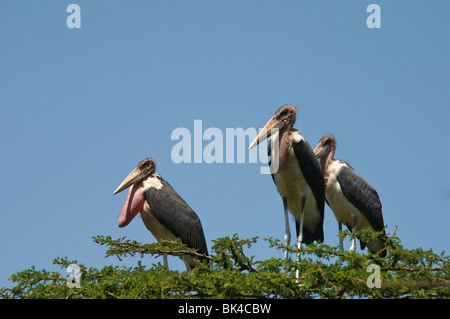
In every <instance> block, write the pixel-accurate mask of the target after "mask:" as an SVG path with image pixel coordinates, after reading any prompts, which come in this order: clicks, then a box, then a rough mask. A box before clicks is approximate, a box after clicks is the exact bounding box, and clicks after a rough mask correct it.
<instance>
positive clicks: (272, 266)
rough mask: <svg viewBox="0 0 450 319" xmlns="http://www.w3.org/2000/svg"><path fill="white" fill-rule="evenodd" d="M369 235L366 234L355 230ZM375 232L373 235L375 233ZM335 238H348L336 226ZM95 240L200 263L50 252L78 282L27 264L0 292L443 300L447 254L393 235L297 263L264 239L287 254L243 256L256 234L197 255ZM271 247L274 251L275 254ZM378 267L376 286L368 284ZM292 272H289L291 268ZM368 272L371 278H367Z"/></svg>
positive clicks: (119, 252) (171, 246) (306, 250)
mask: <svg viewBox="0 0 450 319" xmlns="http://www.w3.org/2000/svg"><path fill="white" fill-rule="evenodd" d="M357 235H358V236H359V237H360V238H363V239H368V238H370V237H371V236H374V233H373V232H370V231H362V232H360V233H358V234H357ZM375 235H376V234H375ZM340 236H343V237H346V236H351V234H350V233H349V232H346V231H345V232H342V233H341V234H340ZM93 239H94V242H96V243H98V244H100V245H106V246H108V249H107V251H106V256H107V257H110V256H116V257H117V258H118V259H119V260H122V259H123V258H126V257H127V256H134V255H136V254H140V255H141V256H143V255H145V254H150V255H156V256H158V255H172V256H180V255H183V254H190V255H192V256H196V257H198V258H199V259H201V260H202V261H201V262H199V263H198V265H197V266H196V267H195V268H194V270H193V271H191V272H190V273H189V274H187V273H185V272H181V273H180V272H178V271H171V270H169V269H167V268H166V267H164V266H162V265H161V264H160V263H157V264H153V265H151V267H146V266H144V265H142V263H141V261H138V263H137V266H135V267H125V266H105V267H104V268H103V269H96V268H88V267H87V266H85V265H84V264H80V263H78V262H77V261H76V260H68V259H67V258H56V259H54V260H53V263H54V264H57V265H60V266H61V269H62V270H63V272H64V271H65V270H66V269H67V267H68V266H69V265H70V264H77V265H79V267H80V271H81V283H80V284H81V287H80V288H69V287H68V285H67V275H66V276H62V275H61V274H60V273H58V272H48V271H46V270H41V271H37V270H36V269H35V268H34V267H32V268H31V269H28V270H24V271H20V272H18V273H17V274H14V275H12V276H11V278H10V279H11V280H12V281H13V282H14V283H16V286H15V287H13V288H11V289H9V288H2V289H0V297H2V298H60V299H61V298H263V299H266V298H267V299H270V298H274V299H280V298H281V299H286V298H449V297H450V262H449V261H450V260H449V257H448V256H444V253H441V254H440V255H437V254H435V253H433V251H432V250H428V251H424V250H423V249H421V248H418V249H412V250H408V249H405V248H404V247H403V246H402V245H401V243H400V241H399V239H398V238H396V237H395V236H392V237H389V238H387V243H388V247H387V249H388V254H387V257H385V258H381V257H380V256H377V255H373V254H370V253H368V252H365V253H363V254H361V253H357V252H340V251H339V250H338V249H337V247H330V246H328V245H325V244H313V245H309V246H306V247H305V246H304V247H302V248H301V250H300V256H301V257H300V260H299V261H297V258H296V256H297V252H298V251H297V249H296V248H294V247H286V246H284V245H283V244H281V243H280V242H279V241H277V240H273V239H271V238H264V240H265V241H266V242H267V243H268V246H269V247H268V249H274V255H281V254H280V253H279V252H278V253H276V251H275V250H284V249H288V251H289V252H290V255H291V257H290V258H288V259H284V258H283V259H282V258H270V259H267V260H262V261H258V260H256V261H255V260H254V259H255V258H254V256H251V257H248V256H247V255H246V253H245V251H246V250H251V247H252V245H253V244H255V243H256V242H257V240H258V238H257V237H255V238H252V239H240V238H239V237H238V236H237V235H236V234H235V235H233V236H232V237H231V238H229V237H225V238H219V239H217V240H214V241H213V243H214V245H213V246H212V248H211V255H210V256H204V255H201V254H198V253H197V252H195V251H194V250H192V249H189V248H187V247H185V246H184V245H183V244H181V242H179V241H178V242H164V243H154V244H141V243H138V242H136V241H132V240H126V239H125V238H119V239H116V240H113V239H112V238H111V237H105V236H96V237H94V238H93ZM275 253H276V254H275ZM369 265H376V266H378V267H379V268H378V269H379V277H380V279H381V282H380V284H381V287H380V288H376V287H372V288H371V287H369V285H368V284H367V283H368V281H371V280H372V279H376V278H377V277H376V276H375V275H376V273H375V272H372V271H370V269H369V271H368V267H369ZM297 269H298V270H299V274H300V275H299V278H297V279H296V278H295V273H296V270H297ZM371 276H372V277H371Z"/></svg>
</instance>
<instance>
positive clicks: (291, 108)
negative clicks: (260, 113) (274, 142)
mask: <svg viewBox="0 0 450 319" xmlns="http://www.w3.org/2000/svg"><path fill="white" fill-rule="evenodd" d="M296 110H297V106H295V105H289V104H286V105H283V106H282V107H280V108H279V109H278V110H277V111H276V112H275V115H274V116H272V118H271V119H270V120H269V122H267V124H266V125H265V126H264V127H263V129H262V130H261V131H260V132H259V134H258V136H257V137H256V138H255V139H254V140H253V142H252V144H251V145H250V147H249V148H248V149H251V148H253V147H255V146H256V145H258V144H259V143H261V142H262V141H264V140H265V139H266V138H269V136H271V135H272V134H273V133H275V132H277V131H281V130H284V129H285V130H286V129H287V130H289V129H291V128H292V126H293V125H294V122H295V120H296V118H297V111H296Z"/></svg>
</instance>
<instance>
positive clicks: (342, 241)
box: [338, 221, 344, 253]
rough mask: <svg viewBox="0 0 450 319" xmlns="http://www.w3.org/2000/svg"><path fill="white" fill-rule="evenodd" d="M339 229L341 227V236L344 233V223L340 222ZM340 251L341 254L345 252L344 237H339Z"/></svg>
mask: <svg viewBox="0 0 450 319" xmlns="http://www.w3.org/2000/svg"><path fill="white" fill-rule="evenodd" d="M338 227H339V234H340V233H341V232H342V221H338ZM339 251H340V252H341V253H343V252H344V239H343V238H342V237H339Z"/></svg>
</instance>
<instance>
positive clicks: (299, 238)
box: [295, 197, 306, 279]
mask: <svg viewBox="0 0 450 319" xmlns="http://www.w3.org/2000/svg"><path fill="white" fill-rule="evenodd" d="M305 201H306V199H305V198H304V197H303V198H302V212H301V214H300V227H299V230H298V235H297V249H298V251H297V261H300V248H301V247H302V242H303V219H304V217H305ZM295 278H297V279H298V278H299V271H298V269H297V270H296V272H295Z"/></svg>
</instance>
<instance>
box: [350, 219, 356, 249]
mask: <svg viewBox="0 0 450 319" xmlns="http://www.w3.org/2000/svg"><path fill="white" fill-rule="evenodd" d="M355 232H356V216H353V227H352V233H353V236H352V245H351V246H350V251H354V250H356V236H355Z"/></svg>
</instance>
